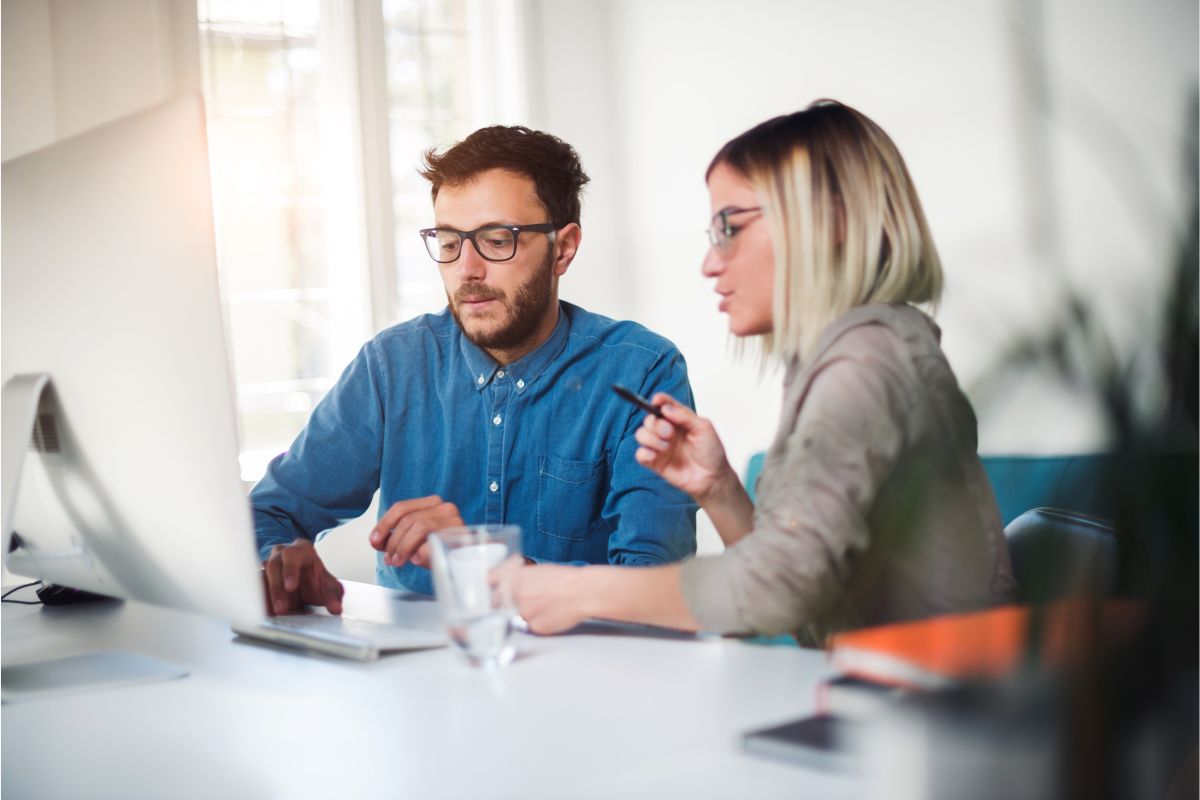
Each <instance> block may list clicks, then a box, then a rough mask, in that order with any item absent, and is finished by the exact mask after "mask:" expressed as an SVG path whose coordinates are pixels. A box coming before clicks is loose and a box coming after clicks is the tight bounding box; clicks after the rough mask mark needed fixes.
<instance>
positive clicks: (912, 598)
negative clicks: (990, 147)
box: [517, 101, 1015, 644]
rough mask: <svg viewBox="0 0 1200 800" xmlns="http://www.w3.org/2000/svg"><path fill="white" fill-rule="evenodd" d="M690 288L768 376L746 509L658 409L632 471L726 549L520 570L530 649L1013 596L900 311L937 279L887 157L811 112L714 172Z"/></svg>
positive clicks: (719, 462)
mask: <svg viewBox="0 0 1200 800" xmlns="http://www.w3.org/2000/svg"><path fill="white" fill-rule="evenodd" d="M706 177H707V182H708V191H709V195H710V198H711V202H712V210H713V216H712V224H711V227H710V229H709V238H710V240H711V242H712V248H711V249H710V251H709V253H708V256H707V257H706V259H705V261H704V266H703V273H704V275H705V276H706V277H709V278H713V279H715V281H716V286H715V289H716V291H717V293H718V294H719V295H720V296H721V301H720V310H721V311H722V312H724V313H725V314H727V315H728V317H729V330H730V331H731V332H732V333H733V334H735V335H736V336H739V337H749V336H758V337H762V341H763V346H764V349H765V351H766V353H767V354H768V355H769V356H771V357H775V358H778V359H779V360H780V361H781V362H782V364H783V366H784V367H785V377H784V398H783V413H782V418H781V421H780V425H779V430H778V432H777V433H776V436H775V440H774V443H773V444H772V445H771V447H770V449H769V450H768V452H767V456H766V461H765V463H764V466H763V470H762V477H761V479H760V480H759V483H758V497H759V501H758V506H757V508H756V507H755V506H754V505H753V504H752V503H751V501H750V498H749V496H748V495H747V493H746V491H745V490H744V489H743V488H742V485H741V482H740V481H739V479H738V475H737V473H736V472H735V471H734V470H733V468H732V467H731V466H730V465H729V462H728V460H727V459H726V457H725V451H724V448H723V447H722V445H721V441H720V439H719V438H718V437H717V434H716V431H715V430H714V429H713V426H712V424H711V423H710V422H709V421H708V420H706V419H703V418H701V417H699V416H697V415H696V414H695V413H694V412H692V411H691V410H690V409H688V408H687V407H685V406H683V405H681V404H679V403H677V402H675V401H674V400H672V399H671V398H670V397H669V396H667V395H663V394H659V395H656V396H655V397H654V398H652V402H653V403H655V404H656V405H658V406H659V407H660V409H661V411H662V413H663V415H664V417H665V419H659V418H657V417H654V416H647V417H646V419H645V421H644V422H643V424H642V427H641V428H639V430H638V432H637V440H638V443H639V445H640V447H639V449H638V452H637V459H638V461H639V462H640V463H641V464H643V465H644V466H646V467H648V468H649V469H652V470H654V471H655V472H657V473H658V474H659V475H661V476H662V477H663V478H665V479H666V480H667V481H669V482H670V483H672V484H674V485H675V486H677V487H679V488H681V489H683V490H685V491H687V492H688V493H690V494H691V495H692V496H693V497H694V498H695V499H696V501H697V502H698V503H699V504H700V506H701V507H702V508H703V509H704V510H705V511H706V512H707V513H708V515H709V517H710V519H711V520H712V522H713V524H714V525H715V527H716V529H717V532H718V533H719V534H720V536H721V538H722V540H723V541H724V542H725V545H726V550H725V552H724V553H722V554H721V555H718V556H711V557H700V558H695V559H691V560H689V561H686V562H684V563H683V564H674V565H670V566H665V567H611V566H596V567H584V568H576V567H559V566H536V567H528V568H526V569H524V570H523V571H522V576H521V579H520V581H519V584H518V587H517V603H518V606H519V608H520V611H521V614H522V616H523V617H524V618H525V620H526V621H527V622H528V623H529V626H530V628H531V629H532V630H534V631H536V632H540V633H553V632H557V631H561V630H565V629H567V628H569V627H572V626H573V625H575V624H576V623H578V622H580V621H581V620H583V619H585V618H587V617H601V618H607V619H616V620H624V621H629V622H645V623H652V624H658V625H666V626H671V627H675V628H683V629H689V630H706V631H713V632H719V633H751V632H757V633H764V634H776V633H783V632H794V633H796V634H797V638H799V639H800V640H801V641H802V642H803V643H807V644H820V643H822V642H823V640H824V639H825V637H826V636H827V635H829V634H830V633H833V632H835V631H838V630H843V629H846V628H852V627H859V626H863V625H871V624H880V623H886V622H892V621H897V620H904V619H913V618H919V617H924V616H930V615H934V614H939V613H945V612H951V611H960V610H966V609H973V608H980V607H985V606H988V605H992V604H995V603H1000V602H1006V601H1009V600H1011V598H1012V595H1013V593H1014V589H1015V584H1014V581H1013V578H1012V569H1011V565H1010V563H1009V556H1008V549H1007V546H1006V544H1005V540H1004V536H1003V532H1002V530H1001V525H1000V518H999V514H998V512H997V509H996V502H995V499H994V497H993V495H992V491H991V487H990V485H989V484H988V481H987V477H986V475H985V474H984V471H983V467H982V465H981V464H980V462H979V458H978V456H977V455H976V423H975V416H974V414H973V412H972V411H971V407H970V404H969V403H968V402H967V399H966V398H965V397H964V396H963V394H962V392H961V391H960V390H959V388H958V384H957V382H956V380H955V378H954V374H953V373H952V372H951V370H950V366H949V364H948V363H947V362H946V358H945V355H944V354H943V353H942V350H941V348H940V346H939V337H940V331H939V330H938V328H937V326H936V325H935V324H934V323H933V321H932V320H931V319H929V317H927V316H926V315H925V314H924V313H922V312H921V311H919V310H917V309H916V308H914V307H913V305H911V304H913V303H923V304H930V305H932V304H935V303H936V302H937V300H938V297H939V295H940V293H941V287H942V272H941V265H940V262H939V260H938V256H937V252H936V250H935V249H934V246H933V240H932V238H931V237H930V234H929V229H928V226H927V225H926V222H925V217H924V213H923V212H922V210H921V204H920V201H919V200H918V198H917V194H916V190H915V189H914V188H913V185H912V181H911V179H910V178H909V175H908V170H907V168H906V167H905V165H904V161H903V159H902V158H901V157H900V153H899V151H897V149H896V146H895V145H894V144H893V143H892V141H891V139H889V138H888V136H887V134H885V133H884V132H883V131H882V130H881V129H880V128H879V127H878V126H877V125H875V123H873V122H872V121H871V120H869V119H867V118H866V117H865V116H863V115H862V114H860V113H859V112H857V111H855V110H854V109H852V108H849V107H847V106H844V105H841V104H840V103H836V102H832V101H818V102H816V103H814V104H813V105H811V106H810V107H809V108H807V109H805V110H804V111H800V112H797V113H794V114H790V115H788V116H783V117H777V118H775V119H772V120H768V121H767V122H764V123H762V124H760V125H758V126H756V127H754V128H752V129H750V130H748V131H746V132H745V133H743V134H742V135H740V136H738V137H737V138H735V139H733V140H732V141H730V142H729V143H728V144H726V145H725V146H724V147H723V148H721V151H720V152H718V153H717V155H716V157H715V158H714V159H713V161H712V164H711V165H710V166H709V168H708V173H707V176H706Z"/></svg>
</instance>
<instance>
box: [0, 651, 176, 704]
mask: <svg viewBox="0 0 1200 800" xmlns="http://www.w3.org/2000/svg"><path fill="white" fill-rule="evenodd" d="M187 675H188V671H187V670H186V669H184V668H183V667H181V666H179V665H177V664H172V663H170V662H168V661H159V660H158V659H157V658H149V657H147V656H142V655H138V654H137V653H123V652H100V653H86V654H84V655H79V656H69V657H67V658H55V659H52V660H49V661H34V662H30V663H27V664H14V665H12V666H8V667H3V668H0V702H4V703H22V702H25V701H28V700H45V699H48V698H51V697H61V696H63V695H69V694H78V693H80V692H90V691H95V690H97V689H116V688H118V687H121V686H135V685H137V684H141V683H156V682H158V681H167V680H171V679H173V678H185V677H187Z"/></svg>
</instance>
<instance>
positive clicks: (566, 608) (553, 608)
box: [513, 564, 592, 633]
mask: <svg viewBox="0 0 1200 800" xmlns="http://www.w3.org/2000/svg"><path fill="white" fill-rule="evenodd" d="M588 569H589V568H588V567H565V566H561V565H557V564H538V565H536V566H532V567H530V566H525V567H521V569H520V570H519V572H518V574H517V576H516V580H515V581H514V583H513V599H514V600H515V601H516V603H517V610H518V611H519V612H520V614H521V616H522V617H523V618H524V619H525V622H527V623H528V624H529V630H530V631H532V632H533V633H562V632H563V631H566V630H570V629H571V628H574V627H575V626H576V625H578V624H579V623H581V622H583V621H584V620H585V619H587V618H588V617H590V616H592V615H591V614H589V613H588V611H587V608H586V600H587V599H588V590H587V588H586V584H585V581H584V578H585V577H586V576H585V573H586V572H587V570H588Z"/></svg>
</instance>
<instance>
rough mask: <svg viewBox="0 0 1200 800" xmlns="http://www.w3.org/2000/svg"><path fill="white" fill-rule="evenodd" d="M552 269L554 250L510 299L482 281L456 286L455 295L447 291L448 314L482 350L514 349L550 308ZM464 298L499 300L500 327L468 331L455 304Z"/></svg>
mask: <svg viewBox="0 0 1200 800" xmlns="http://www.w3.org/2000/svg"><path fill="white" fill-rule="evenodd" d="M553 271H554V250H553V248H551V250H550V252H549V253H547V254H546V260H545V261H543V262H542V265H541V266H540V267H539V268H538V270H537V271H536V272H535V273H534V274H533V276H532V277H531V278H530V279H529V280H527V281H525V283H523V284H521V285H520V286H518V287H517V290H516V292H515V293H514V295H513V298H512V300H511V301H510V300H509V299H508V298H507V297H505V295H504V292H502V291H500V290H499V289H493V288H492V287H490V286H487V285H484V284H479V283H476V284H464V285H463V286H460V287H458V291H457V292H455V293H454V297H453V298H451V297H450V293H449V292H447V293H446V300H447V301H448V302H449V305H450V313H451V314H452V315H453V316H454V321H455V322H457V323H458V327H459V328H460V329H461V330H462V332H463V335H464V336H466V337H467V340H468V341H470V342H471V343H472V344H474V345H475V346H476V347H481V348H483V349H485V350H516V349H518V348H520V347H521V346H522V345H524V344H526V343H527V342H528V341H529V339H530V337H532V336H533V335H534V333H535V332H536V331H537V329H538V326H539V325H540V324H541V322H542V320H543V319H544V318H545V316H546V309H548V308H549V307H550V303H551V302H552V300H553V298H552V296H551V291H550V289H551V283H552V280H551V276H552V275H553ZM467 300H499V301H500V304H501V305H502V306H504V311H505V314H506V319H505V320H504V322H502V323H501V325H500V327H499V328H496V329H495V330H491V331H482V330H478V329H477V330H474V331H472V330H470V329H468V328H467V326H466V325H464V324H463V320H462V317H460V316H459V314H458V305H459V304H460V303H463V302H465V301H467Z"/></svg>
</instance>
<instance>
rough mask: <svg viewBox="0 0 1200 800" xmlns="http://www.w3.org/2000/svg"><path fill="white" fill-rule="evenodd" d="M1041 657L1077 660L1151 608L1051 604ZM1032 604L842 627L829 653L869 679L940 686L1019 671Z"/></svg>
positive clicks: (1052, 661)
mask: <svg viewBox="0 0 1200 800" xmlns="http://www.w3.org/2000/svg"><path fill="white" fill-rule="evenodd" d="M1043 610H1044V612H1045V613H1044V615H1043V618H1042V633H1041V636H1040V639H1039V641H1040V650H1041V652H1040V653H1039V656H1038V659H1039V662H1040V663H1042V664H1044V665H1048V666H1070V665H1071V664H1073V663H1078V660H1079V659H1081V658H1084V657H1086V656H1087V654H1088V653H1091V652H1094V651H1095V650H1096V648H1098V647H1100V646H1102V645H1103V646H1108V645H1111V644H1113V643H1115V642H1118V641H1122V640H1125V639H1127V638H1128V637H1129V636H1131V635H1132V634H1133V633H1134V632H1135V631H1136V630H1137V628H1138V626H1139V625H1140V623H1141V620H1142V618H1143V616H1144V613H1145V608H1144V606H1143V605H1141V604H1140V603H1134V602H1130V601H1119V600H1108V601H1104V602H1102V603H1100V604H1096V603H1093V602H1089V601H1086V600H1064V601H1060V602H1058V603H1054V604H1052V605H1048V606H1045V607H1044V609H1043ZM1031 611H1032V609H1031V608H1030V607H1028V606H1001V607H999V608H993V609H988V610H986V611H973V612H969V613H965V614H950V615H947V616H942V617H933V618H931V619H923V620H917V621H915V622H903V623H899V624H895V625H884V626H881V627H877V628H863V629H861V630H856V631H848V632H846V633H840V634H835V635H834V636H833V637H831V639H830V642H829V648H828V649H829V657H830V660H831V661H832V662H833V665H834V666H835V667H837V668H838V669H840V670H841V671H842V672H844V673H846V674H849V675H854V676H857V677H860V678H865V679H867V680H873V681H878V682H882V683H888V684H892V685H895V686H903V687H908V688H918V689H933V688H937V687H940V686H945V685H948V684H950V683H954V682H957V681H961V680H967V679H987V678H999V677H1003V676H1005V675H1008V674H1011V673H1013V672H1014V671H1015V670H1016V669H1017V667H1018V666H1019V665H1020V664H1021V662H1022V661H1023V660H1024V658H1025V655H1026V653H1027V652H1028V649H1029V646H1030V636H1031V634H1030V629H1029V624H1030V619H1031V616H1032V615H1031Z"/></svg>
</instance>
